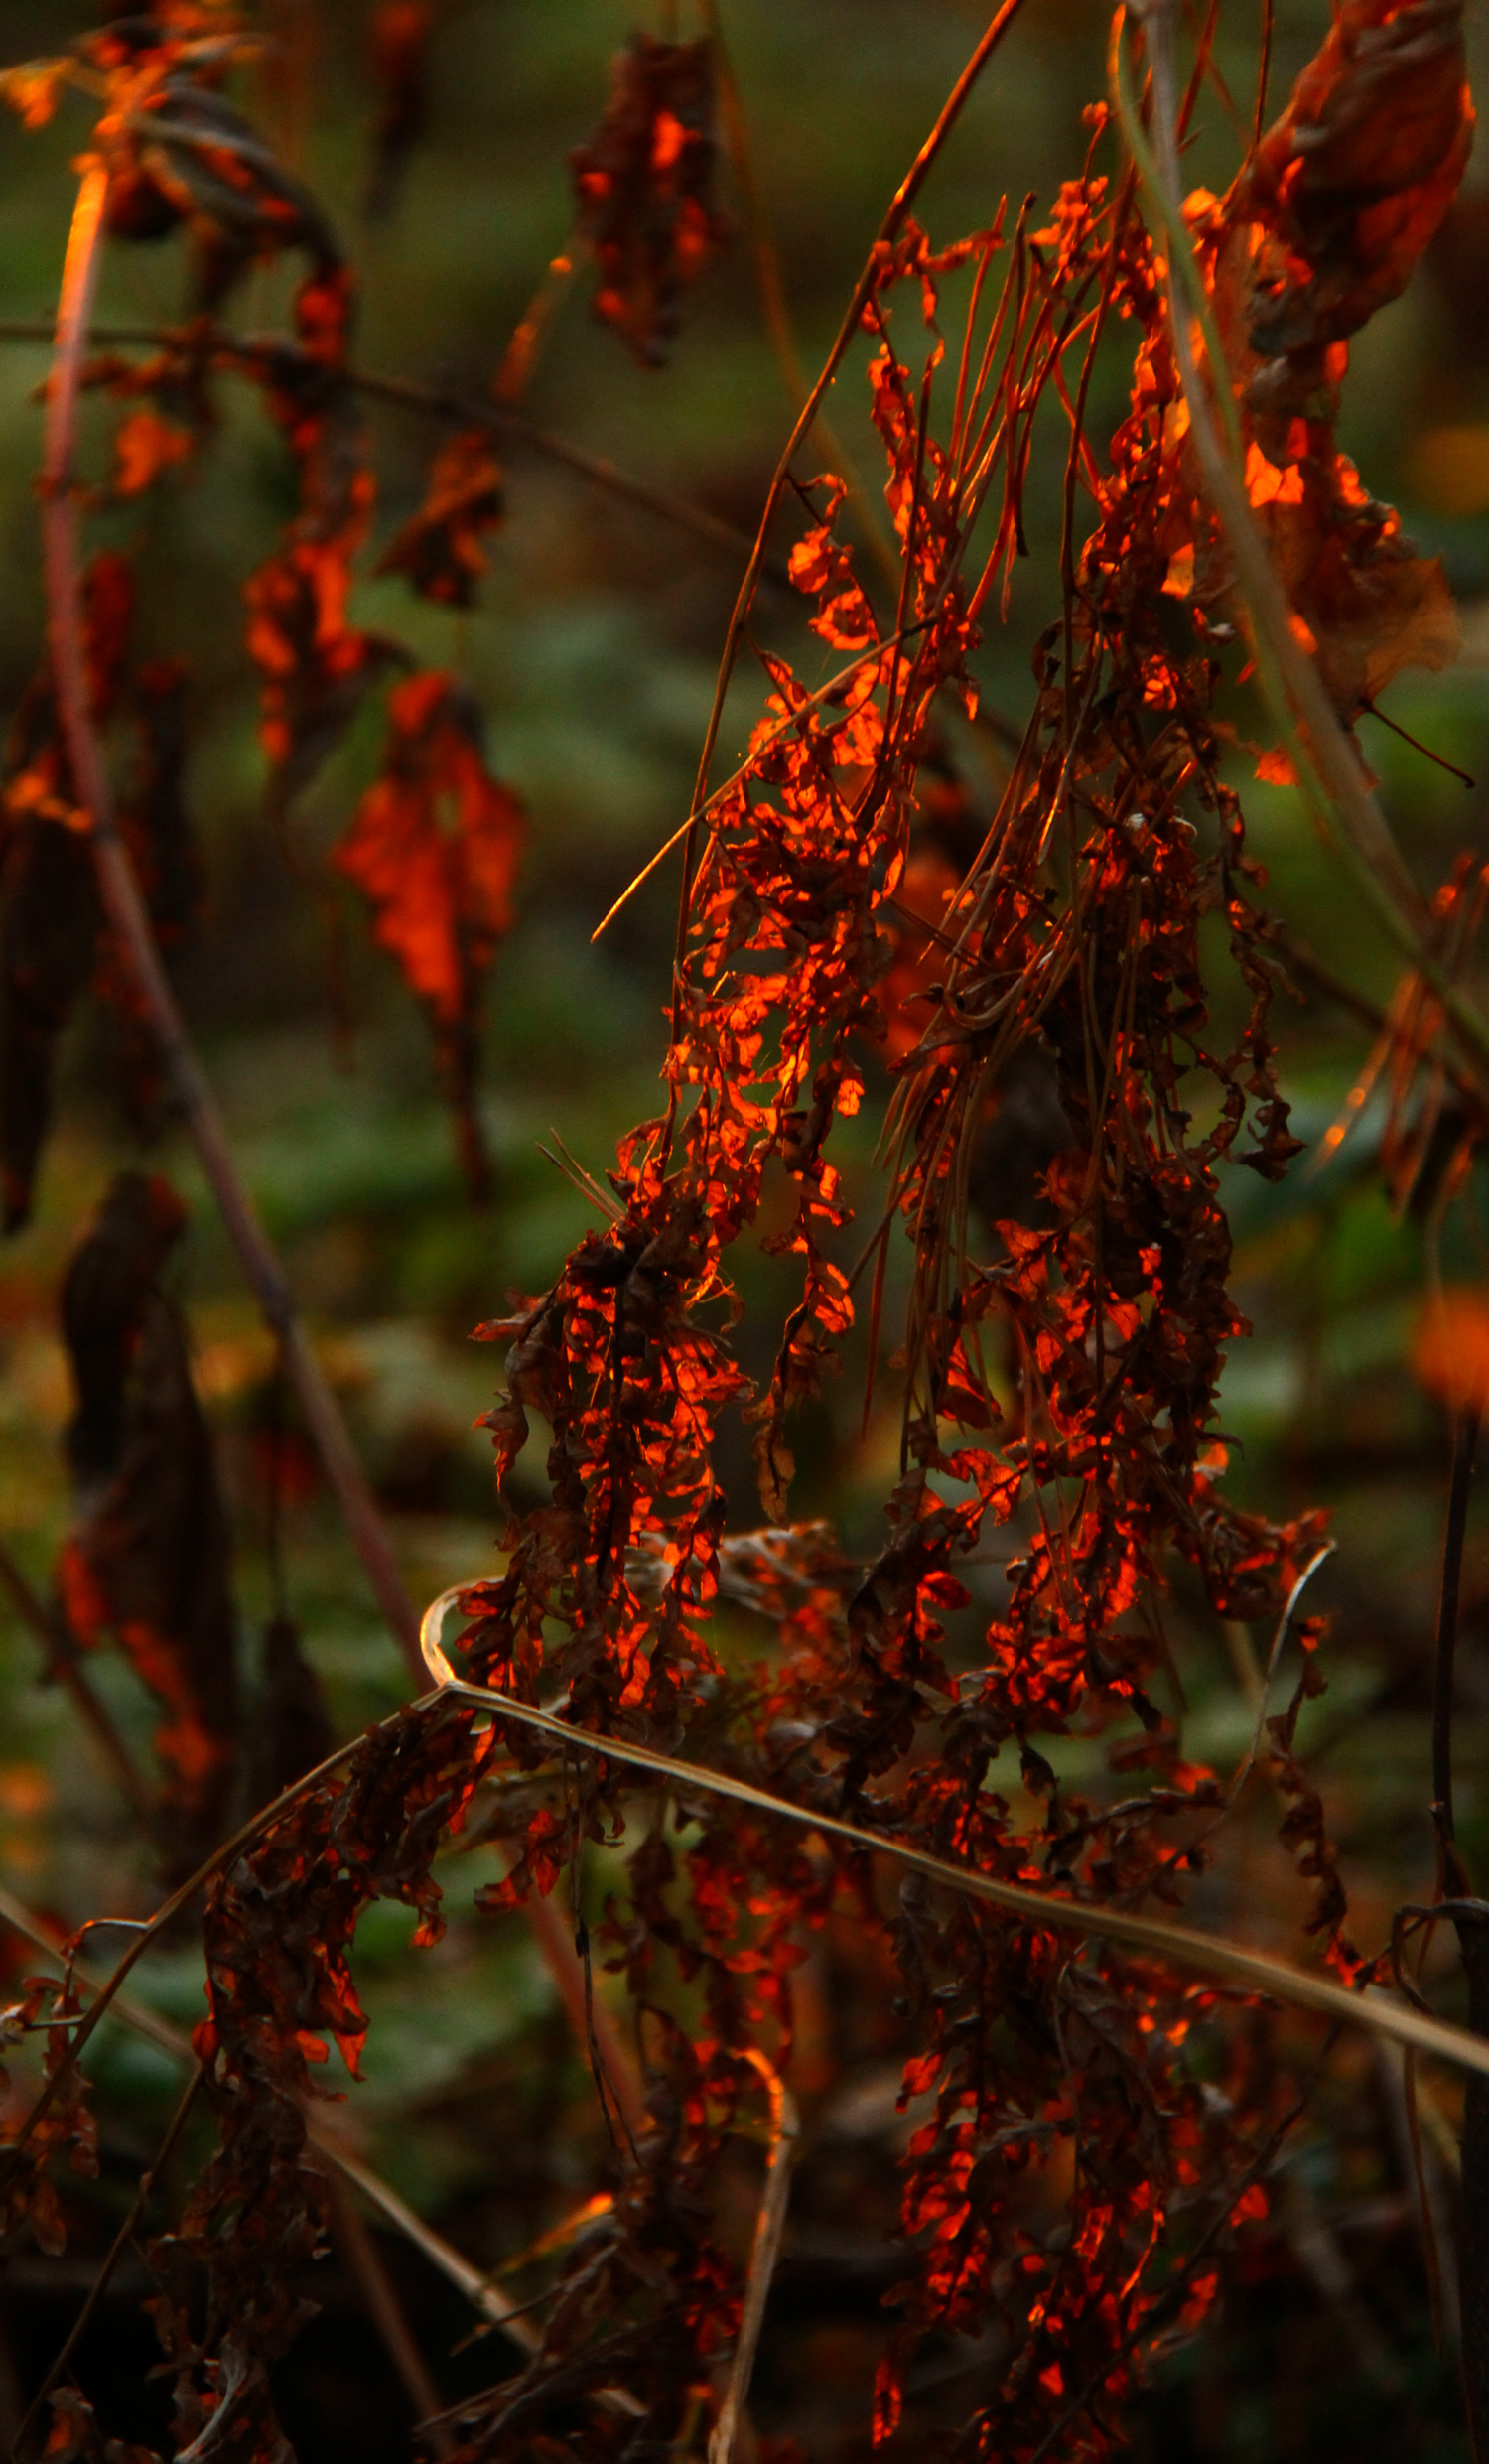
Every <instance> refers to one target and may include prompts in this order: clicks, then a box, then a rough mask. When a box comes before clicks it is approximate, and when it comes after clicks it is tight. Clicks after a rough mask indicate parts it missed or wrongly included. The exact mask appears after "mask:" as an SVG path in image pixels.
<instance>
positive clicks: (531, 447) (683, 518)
mask: <svg viewBox="0 0 1489 2464" xmlns="http://www.w3.org/2000/svg"><path fill="white" fill-rule="evenodd" d="M55 333H56V329H55V327H53V326H52V325H50V324H47V323H46V322H44V321H43V320H42V319H40V318H32V317H8V318H5V319H3V320H0V342H48V343H50V342H52V341H53V340H54V338H55ZM90 340H91V341H92V342H97V343H101V344H102V345H104V346H105V347H113V348H116V349H120V350H128V349H142V350H143V349H149V350H170V349H172V348H178V349H179V348H180V347H181V346H182V344H183V341H184V337H183V334H182V332H181V329H180V328H178V327H174V326H95V327H94V328H93V329H92V330H91V334H90ZM193 340H194V342H199V341H200V345H201V346H202V347H204V348H205V349H206V350H207V351H209V352H210V354H211V356H212V357H213V358H214V359H215V360H218V361H220V363H221V364H222V365H223V366H224V367H227V368H230V369H234V370H236V371H237V372H238V373H239V374H244V373H247V374H252V372H253V371H254V370H255V368H262V367H264V366H284V365H294V364H300V365H303V366H305V367H306V368H307V369H310V368H313V367H316V366H318V365H319V362H317V361H314V360H312V358H311V356H310V353H309V352H308V351H306V350H304V349H303V348H302V347H301V345H300V344H299V343H298V342H292V341H291V340H290V338H289V337H288V336H287V335H278V334H272V335H262V334H234V333H231V332H229V331H228V329H227V328H226V327H222V326H208V327H205V328H195V329H194V330H193ZM342 373H343V376H344V380H345V382H346V384H347V385H349V386H350V388H351V390H352V392H353V393H359V394H363V395H365V396H366V398H367V400H368V401H372V402H387V403H390V404H393V405H395V406H396V407H397V408H398V409H400V410H406V411H416V412H418V413H419V414H420V416H421V417H423V418H427V419H438V420H444V421H448V422H449V423H450V425H451V426H452V427H462V428H484V429H486V430H487V431H488V432H489V433H490V434H491V435H492V436H496V437H500V438H503V439H504V440H506V441H507V442H508V443H510V444H515V445H521V446H524V447H525V448H526V449H527V451H528V452H529V453H531V454H536V455H538V456H539V457H540V458H541V459H542V460H543V461H545V462H553V463H557V464H559V465H560V467H561V468H562V469H564V470H566V471H572V472H573V473H574V474H575V475H576V477H577V478H579V479H588V480H590V482H591V483H592V485H594V486H596V487H601V488H604V489H605V491H606V492H607V494H608V495H611V496H615V497H618V498H619V499H620V500H621V501H622V502H623V503H627V504H634V505H639V506H640V507H641V508H642V509H643V510H644V511H646V512H648V513H655V514H658V515H659V516H660V517H661V519H662V520H663V521H665V522H672V523H674V524H675V525H676V527H677V528H678V529H679V530H689V531H692V532H693V534H694V536H695V537H696V538H699V539H704V540H707V542H708V543H709V545H710V546H711V547H716V548H722V549H724V550H726V551H727V552H728V553H729V554H730V555H732V556H740V555H746V556H747V555H748V553H749V548H750V544H751V543H750V537H749V533H748V532H747V531H745V530H740V529H738V528H737V527H736V525H735V524H734V523H733V522H727V521H725V520H724V518H723V516H722V515H721V514H718V513H710V512H709V510H708V508H707V506H706V505H700V504H693V503H692V502H691V501H690V500H689V498H688V497H686V496H679V495H677V494H675V493H674V491H673V490H672V489H671V488H666V487H659V486H657V485H656V484H655V483H654V481H652V480H651V479H641V478H639V477H638V476H637V474H636V473H635V472H633V471H622V470H621V469H620V467H619V465H618V464H616V463H613V462H611V461H610V460H609V457H608V456H606V455H604V454H592V453H591V452H590V451H589V449H588V447H586V446H583V445H576V444H575V443H574V442H573V440H572V439H571V438H569V437H563V436H558V435H556V434H555V433H554V431H553V430H552V429H551V428H544V427H543V426H541V425H540V424H539V422H538V421H537V420H534V419H529V418H528V417H527V415H526V413H525V412H523V411H519V410H516V409H514V408H513V406H512V405H511V404H510V403H505V402H486V401H482V400H480V399H478V398H476V397H474V396H467V395H465V394H462V393H454V392H451V391H450V390H448V389H447V388H445V387H442V386H438V385H422V384H420V383H419V382H418V380H417V378H414V377H411V376H387V375H383V374H382V373H380V372H379V371H378V370H377V369H375V368H360V367H355V366H350V367H347V368H346V369H344V370H343V372H342ZM771 578H772V580H775V581H777V582H779V583H780V584H781V585H782V586H783V587H784V585H785V575H784V574H783V573H781V574H772V576H771Z"/></svg>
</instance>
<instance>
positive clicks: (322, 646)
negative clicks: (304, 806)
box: [243, 356, 403, 812]
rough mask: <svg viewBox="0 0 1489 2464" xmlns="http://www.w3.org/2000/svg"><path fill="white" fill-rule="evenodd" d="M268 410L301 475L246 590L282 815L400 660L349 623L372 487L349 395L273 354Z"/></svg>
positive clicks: (317, 367)
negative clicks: (291, 513) (275, 538)
mask: <svg viewBox="0 0 1489 2464" xmlns="http://www.w3.org/2000/svg"><path fill="white" fill-rule="evenodd" d="M264 382H265V389H266V392H267V394H268V399H269V404H270V408H271V410H272V411H273V413H274V416H275V418H276V419H277V421H278V423H279V425H280V427H281V428H282V429H283V431H284V434H285V436H286V439H287V441H288V443H289V447H290V451H291V453H292V454H293V455H294V457H295V462H296V466H297V470H298V475H299V486H300V510H299V512H298V513H297V514H296V516H295V519H294V520H293V521H292V522H291V523H290V524H289V526H288V528H287V529H286V531H285V533H284V537H283V541H282V544H281V545H280V547H279V548H278V549H277V550H276V551H275V553H274V555H273V556H271V557H270V558H269V559H268V561H267V562H266V563H265V564H263V565H261V566H260V567H259V569H258V571H257V573H255V574H253V575H251V576H250V577H249V580H248V581H247V582H246V583H245V584H244V587H243V597H244V601H245V603H246V605H247V609H248V631H247V639H248V652H249V656H250V657H251V658H252V660H253V662H254V665H255V666H256V667H257V668H258V670H259V674H260V676H261V678H262V680H263V681H262V696H261V701H260V720H259V735H260V738H261V740H262V743H263V747H264V750H265V752H266V753H267V754H268V756H269V761H270V765H271V777H270V795H271V800H272V802H273V804H274V806H275V808H276V810H278V811H281V812H283V811H285V810H287V809H288V807H289V806H290V805H291V804H293V802H294V800H295V798H296V797H297V796H298V795H300V794H301V793H302V792H303V790H304V789H305V788H306V787H308V786H309V784H310V782H311V780H312V779H313V778H314V777H315V775H316V773H317V771H318V770H319V769H320V767H321V765H322V763H323V762H324V761H325V760H326V759H327V758H328V756H329V755H330V754H331V753H334V752H335V750H336V748H337V746H338V744H339V742H340V740H341V738H342V736H343V735H344V733H345V731H346V729H347V728H348V727H349V726H350V724H351V722H352V720H353V719H354V718H355V716H356V714H357V711H358V710H359V709H360V707H361V704H362V701H363V699H364V697H365V695H366V694H367V693H368V691H369V690H370V689H371V688H372V686H373V685H375V684H376V683H377V682H378V680H379V678H380V677H381V676H383V675H385V673H386V671H387V668H388V666H389V665H390V664H391V663H394V662H396V661H397V660H399V659H400V658H401V657H402V656H403V653H402V652H401V651H400V650H399V649H398V647H397V646H396V644H394V643H392V642H390V641H386V640H384V639H383V638H382V636H381V635H379V634H375V633H369V632H366V631H364V630H363V629H362V628H361V627H360V626H359V625H356V624H353V623H352V622H351V621H350V618H349V615H348V605H349V601H350V596H351V585H352V566H353V562H354V559H355V557H356V555H357V552H358V550H359V549H360V548H361V546H362V543H363V541H364V540H365V538H366V535H367V530H368V526H369V524H370V522H371V518H372V505H373V500H374V496H375V485H374V481H373V478H372V473H371V469H370V467H369V465H368V463H367V459H366V435H365V431H364V427H363V423H362V421H361V418H360V416H359V414H358V411H357V408H356V404H355V400H354V398H353V396H352V394H351V392H350V389H349V387H348V386H347V385H346V384H345V382H344V380H343V378H342V377H341V376H340V374H339V372H338V369H337V367H336V365H335V364H334V362H333V363H331V364H323V363H322V362H321V361H319V360H317V359H308V358H304V357H297V358H295V359H293V360H291V359H289V358H288V357H284V356H281V357H279V358H276V359H274V360H272V361H270V362H269V363H268V364H267V365H266V368H265V374H264Z"/></svg>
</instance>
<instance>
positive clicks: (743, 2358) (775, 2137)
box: [708, 2045, 801, 2464]
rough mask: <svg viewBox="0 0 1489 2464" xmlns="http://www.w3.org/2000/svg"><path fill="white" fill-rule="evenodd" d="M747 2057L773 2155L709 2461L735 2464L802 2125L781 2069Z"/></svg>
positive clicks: (750, 2052)
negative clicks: (764, 2100) (763, 2098)
mask: <svg viewBox="0 0 1489 2464" xmlns="http://www.w3.org/2000/svg"><path fill="white" fill-rule="evenodd" d="M745 2058H746V2060H748V2061H750V2062H752V2063H753V2064H754V2067H755V2069H756V2070H757V2071H758V2072H759V2074H760V2077H761V2079H762V2080H763V2081H764V2083H765V2092H766V2094H767V2096H768V2097H769V2099H770V2157H769V2161H768V2163H767V2165H766V2167H765V2186H764V2189H763V2191H762V2192H761V2194H760V2212H759V2214H758V2216H757V2217H756V2219H755V2227H754V2247H753V2249H752V2251H751V2252H750V2256H749V2278H748V2281H747V2283H746V2284H745V2287H744V2309H743V2311H742V2312H741V2314H740V2332H739V2334H738V2336H737V2337H736V2338H735V2350H734V2358H733V2360H732V2362H731V2364H730V2371H729V2385H728V2387H727V2388H726V2390H725V2394H724V2401H723V2403H722V2404H721V2406H720V2407H719V2418H718V2420H717V2421H716V2422H715V2423H714V2429H713V2435H712V2436H711V2438H710V2439H709V2453H708V2464H734V2452H735V2440H736V2438H737V2437H738V2435H739V2430H740V2421H741V2418H742V2416H743V2413H744V2405H745V2401H746V2399H747V2397H748V2395H749V2382H750V2378H751V2376H752V2374H753V2371H754V2357H755V2350H756V2347H757V2346H758V2344H759V2341H760V2329H761V2327H762V2326H763V2325H764V2320H765V2303H766V2300H767V2298H768V2296H769V2292H770V2279H771V2277H772V2276H773V2275H774V2273H775V2262H776V2259H777V2258H778V2257H779V2255H780V2244H781V2235H782V2234H783V2233H784V2231H785V2229H786V2203H787V2201H788V2200H789V2198H790V2196H791V2163H792V2159H793V2157H794V2156H795V2153H796V2141H797V2137H798V2135H799V2133H800V2128H801V2124H800V2121H799V2119H798V2116H797V2112H796V2103H795V2099H794V2098H793V2097H792V2095H791V2093H790V2090H789V2089H788V2088H787V2087H786V2085H785V2083H784V2081H783V2080H782V2079H781V2077H780V2074H779V2073H778V2072H777V2071H776V2070H775V2069H774V2068H773V2066H772V2065H771V2064H770V2063H769V2062H767V2061H766V2059H765V2057H764V2055H763V2054H762V2053H761V2052H760V2051H759V2050H758V2049H757V2047H755V2046H753V2045H750V2046H748V2047H746V2049H745Z"/></svg>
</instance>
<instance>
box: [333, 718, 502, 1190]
mask: <svg viewBox="0 0 1489 2464" xmlns="http://www.w3.org/2000/svg"><path fill="white" fill-rule="evenodd" d="M480 740H481V728H480V720H479V716H478V713H477V712H476V709H475V707H474V703H473V702H472V700H471V699H470V697H469V695H467V694H466V693H464V692H463V691H462V690H461V688H460V687H459V686H458V685H457V684H456V682H455V679H454V678H453V677H451V676H448V675H444V674H441V673H439V672H437V671H436V672H431V673H428V674H424V675H419V676H411V677H409V678H408V680H407V681H406V682H405V683H403V684H401V685H399V686H398V687H397V688H396V689H395V691H394V692H393V694H392V695H391V697H390V699H389V703H388V750H387V754H386V758H385V762H384V767H383V772H382V775H381V777H380V778H379V779H378V780H377V781H376V783H375V784H374V785H373V786H371V787H369V788H368V790H367V793H366V794H365V795H364V796H363V798H362V800H361V803H360V804H359V805H358V807H357V809H356V812H355V814H354V816H353V818H352V821H351V826H350V828H349V829H348V831H347V833H346V835H345V837H344V838H343V839H342V840H341V842H340V844H339V846H338V849H337V851H336V858H335V861H336V863H337V864H338V866H339V867H340V869H341V871H342V872H343V873H344V874H346V875H347V877H348V879H350V880H351V881H353V882H355V883H356V885H357V888H358V889H359V890H361V891H362V892H363V894H364V895H365V896H366V897H367V899H368V900H369V901H370V903H371V905H372V909H373V913H374V916H375V919H376V922H375V929H376V933H377V938H378V939H379V941H380V942H381V943H382V945H383V947H384V949H387V950H390V951H391V952H392V954H393V956H394V957H395V958H396V959H397V961H398V963H399V965H400V967H401V968H402V969H403V973H404V975H405V977H406V978H407V981H408V983H409V985H410V987H411V989H412V990H413V991H414V992H415V993H417V994H418V996H419V998H420V1000H421V1001H422V1002H423V1003H424V1005H425V1007H426V1009H427V1010H428V1012H429V1014H430V1019H431V1022H432V1024H433V1026H434V1029H435V1034H436V1038H437V1040H438V1043H439V1048H440V1054H441V1059H442V1064H443V1067H444V1070H445V1074H446V1079H447V1084H448V1086H449V1090H450V1093H451V1097H452V1100H453V1101H454V1102H455V1104H456V1106H457V1109H458V1112H459V1115H460V1119H461V1122H462V1125H463V1136H464V1139H465V1144H466V1155H467V1164H468V1169H469V1170H470V1171H471V1172H472V1175H473V1178H476V1179H478V1178H479V1177H480V1164H479V1153H480V1151H479V1145H478V1133H477V1131H476V1127H475V1121H474V1081H475V1067H476V1049H475V1028H476V1019H477V1009H478V1003H479V996H480V985H481V979H482V978H483V976H484V975H485V973H486V970H487V969H488V967H489V966H490V963H491V959H492V957H493V955H494V954H495V950H496V945H497V943H498V942H499V941H500V940H501V939H502V937H503V935H504V934H505V933H506V932H507V930H508V929H509V927H510V924H511V920H512V892H513V889H514V886H515V883H516V876H517V867H518V863H519V861H520V857H521V852H522V841H523V835H524V823H523V815H522V807H521V805H520V804H519V803H518V801H517V798H516V797H515V796H514V795H513V793H512V791H511V789H510V788H509V787H504V786H503V785H502V784H501V782H500V781H499V780H498V779H495V778H493V777H492V776H491V773H490V771H489V770H488V769H487V768H486V765H485V761H484V757H483V755H482V752H481V741H480Z"/></svg>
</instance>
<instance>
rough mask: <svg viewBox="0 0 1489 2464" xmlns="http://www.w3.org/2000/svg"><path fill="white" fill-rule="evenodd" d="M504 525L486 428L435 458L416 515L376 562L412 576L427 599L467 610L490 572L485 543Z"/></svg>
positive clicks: (466, 432)
mask: <svg viewBox="0 0 1489 2464" xmlns="http://www.w3.org/2000/svg"><path fill="white" fill-rule="evenodd" d="M500 519H501V471H500V467H499V465H498V463H497V461H496V457H495V454H494V453H493V452H492V450H491V440H490V438H489V436H487V434H486V432H485V430H484V429H482V428H467V429H463V430H462V432H461V434H460V435H459V436H453V437H450V438H448V439H447V441H446V442H445V444H443V445H442V446H441V447H440V450H439V452H438V453H437V454H436V456H435V458H434V464H433V467H432V468H431V471H430V474H429V487H428V490H427V492H426V494H425V498H424V502H423V503H422V504H421V505H420V507H419V510H418V512H417V513H415V514H413V515H411V516H410V518H409V520H408V521H406V522H405V523H404V525H403V527H402V529H401V530H399V531H397V532H396V533H395V534H394V536H393V537H392V538H391V539H390V540H389V542H388V544H387V546H386V547H385V548H384V549H383V552H382V554H381V556H380V557H379V558H378V560H377V565H376V568H375V570H376V571H377V572H378V573H401V574H406V575H407V576H408V579H409V581H410V582H411V583H412V584H413V586H414V589H415V590H416V591H418V592H419V593H420V594H421V595H422V597H424V598H425V599H433V600H437V601H439V602H440V603H441V604H442V605H443V606H445V607H447V608H469V607H470V606H471V605H472V603H473V601H474V597H475V585H476V583H477V582H478V581H479V579H480V577H481V575H482V574H483V573H484V572H485V569H486V554H485V549H484V548H483V547H482V545H481V540H482V538H483V536H484V534H485V533H486V532H487V531H488V530H494V529H495V527H496V525H497V523H498V522H499V521H500Z"/></svg>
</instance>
